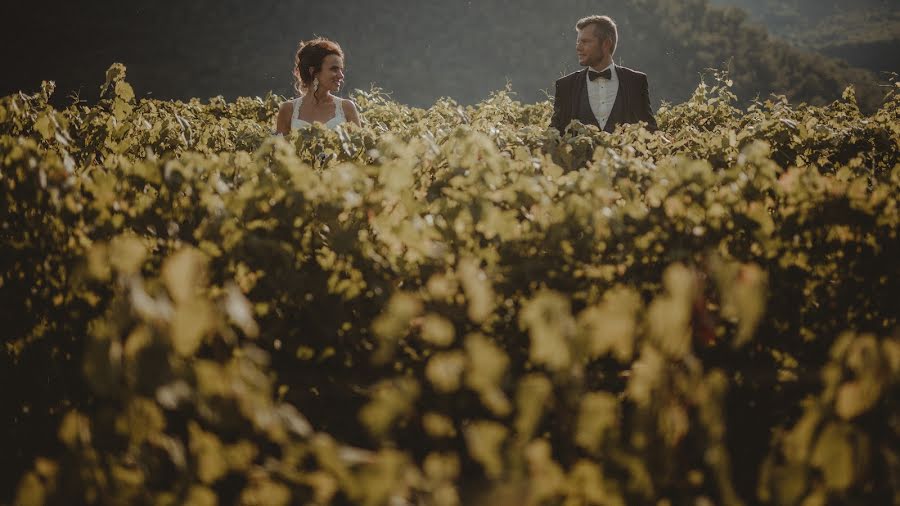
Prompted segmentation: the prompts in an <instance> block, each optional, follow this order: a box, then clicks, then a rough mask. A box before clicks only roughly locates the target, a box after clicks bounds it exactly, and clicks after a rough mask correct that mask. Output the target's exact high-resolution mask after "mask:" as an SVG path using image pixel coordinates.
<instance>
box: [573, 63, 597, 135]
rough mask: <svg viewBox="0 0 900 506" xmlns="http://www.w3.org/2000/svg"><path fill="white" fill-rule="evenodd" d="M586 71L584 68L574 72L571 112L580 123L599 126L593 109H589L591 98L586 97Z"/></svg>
mask: <svg viewBox="0 0 900 506" xmlns="http://www.w3.org/2000/svg"><path fill="white" fill-rule="evenodd" d="M587 72H588V69H584V70H582V71H581V72H579V73H578V74H576V78H575V88H574V91H575V93H574V94H573V97H572V98H573V103H572V113H573V116H574V118H575V119H577V120H578V121H580V122H581V123H583V124H585V125H594V126H596V127H598V128H599V127H600V122H598V121H597V117H596V116H594V111H593V109H591V99H590V98H588V90H587Z"/></svg>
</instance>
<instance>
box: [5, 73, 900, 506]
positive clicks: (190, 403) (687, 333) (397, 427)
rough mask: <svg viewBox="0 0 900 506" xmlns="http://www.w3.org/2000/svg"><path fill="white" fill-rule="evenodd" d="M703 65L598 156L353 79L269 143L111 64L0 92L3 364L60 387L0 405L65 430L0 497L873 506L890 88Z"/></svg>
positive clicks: (886, 363)
mask: <svg viewBox="0 0 900 506" xmlns="http://www.w3.org/2000/svg"><path fill="white" fill-rule="evenodd" d="M716 79H717V82H718V83H717V84H715V85H713V86H708V85H703V86H701V87H700V88H699V89H698V91H697V93H696V94H695V96H694V97H693V98H692V99H691V101H690V102H688V103H687V104H680V105H675V106H666V107H664V108H663V109H662V110H661V111H660V113H659V117H660V120H661V121H660V124H661V125H662V126H663V131H661V132H656V133H650V132H647V131H646V130H643V129H641V128H639V127H638V126H635V125H627V126H623V127H621V128H619V129H618V130H617V131H616V132H615V133H614V134H611V135H610V134H607V133H605V132H600V131H599V130H597V129H594V128H589V127H584V126H582V125H574V127H573V131H572V133H571V134H567V135H562V136H561V135H559V134H558V133H556V132H555V131H549V130H547V129H546V128H545V126H546V123H547V121H548V120H549V115H550V113H551V110H552V107H551V105H550V104H549V103H547V102H542V103H539V104H530V105H529V104H520V103H518V102H516V101H515V100H513V98H512V95H511V94H509V93H507V92H500V93H496V94H494V95H492V96H491V98H490V99H488V100H487V101H485V102H484V103H482V104H479V105H477V106H460V105H459V104H456V103H455V102H453V101H452V100H450V99H446V100H442V101H439V102H438V103H437V104H435V105H434V106H433V107H431V108H430V109H428V110H423V109H416V108H410V107H406V106H404V105H402V104H398V103H395V102H393V101H391V100H390V99H389V97H387V96H386V95H383V94H382V93H381V92H380V91H378V90H373V91H372V92H365V93H362V92H360V93H357V94H356V95H355V97H356V99H357V102H358V104H359V106H360V108H361V109H362V110H363V115H364V116H365V118H366V122H367V125H366V126H365V127H363V128H355V127H348V128H346V129H345V130H342V131H340V132H333V131H329V130H326V129H322V128H320V127H316V128H313V129H308V130H303V131H298V132H294V133H292V134H290V135H288V136H287V137H286V138H280V137H279V138H272V137H270V133H271V126H272V120H273V118H274V113H275V112H276V111H277V107H278V102H279V100H280V99H279V97H275V96H271V95H270V96H268V97H265V98H242V99H237V100H235V101H233V102H229V101H226V100H224V99H222V98H221V97H216V98H213V99H210V100H209V101H204V102H201V101H199V100H191V101H189V102H186V103H178V102H166V101H158V100H149V99H139V98H138V97H135V96H134V90H133V89H132V88H131V87H130V86H129V85H128V83H127V82H126V81H125V80H124V68H122V67H120V66H114V67H112V68H111V69H110V71H109V74H108V76H107V83H106V84H105V85H104V89H103V95H102V99H101V101H100V102H99V103H97V104H96V105H76V106H72V107H69V108H67V109H65V110H62V111H57V110H54V109H53V108H52V107H50V106H49V105H48V103H47V98H48V96H49V93H51V92H52V85H51V84H49V83H48V84H47V85H45V87H44V89H42V90H41V91H39V92H38V93H36V94H34V95H25V94H18V95H15V96H11V97H6V98H3V99H0V122H2V124H0V196H2V198H3V199H4V200H3V201H4V202H5V203H8V205H7V206H5V207H3V208H0V235H2V238H3V240H4V245H8V248H7V250H8V252H9V253H10V254H9V255H5V256H4V261H5V262H6V263H4V264H3V266H2V267H3V268H2V270H0V289H2V290H4V293H3V297H2V299H3V301H4V304H5V306H4V310H7V309H8V308H7V307H6V306H9V312H10V313H11V314H15V315H16V318H15V319H14V321H13V323H15V325H13V326H11V327H10V328H9V329H8V333H9V335H10V336H11V337H9V339H8V342H7V348H6V349H7V350H8V351H9V356H10V357H11V358H12V359H13V361H12V362H11V363H12V364H14V367H15V368H16V369H15V373H14V376H15V377H16V378H28V379H30V380H31V381H33V380H34V378H35V377H37V376H40V382H41V384H42V385H43V381H45V379H46V378H44V376H41V375H42V374H43V373H42V372H39V373H33V374H32V373H28V371H29V370H31V371H45V370H48V369H47V368H48V367H52V370H54V371H56V370H66V371H69V373H68V375H67V376H66V377H67V380H72V381H73V382H74V383H73V385H72V389H71V390H70V389H65V390H66V391H72V392H79V393H78V394H77V395H76V396H75V397H66V398H65V399H62V398H57V397H56V395H57V394H55V393H53V392H49V389H43V390H42V391H43V392H44V393H43V394H42V395H43V396H44V398H43V404H40V403H38V402H32V401H31V399H29V402H28V405H24V406H14V407H13V409H14V410H17V413H18V410H19V409H21V413H22V414H21V415H17V419H21V420H31V419H33V418H28V417H29V416H40V417H47V416H50V417H51V418H52V416H54V415H55V414H60V413H61V412H60V411H58V409H62V408H60V407H64V408H65V407H68V406H73V405H76V406H79V409H81V411H77V412H76V411H69V412H68V413H67V414H65V415H64V416H62V423H61V424H60V426H59V438H60V440H61V442H62V444H61V445H60V448H61V449H62V450H61V451H63V452H64V454H63V455H61V456H60V458H59V459H56V458H55V457H54V458H53V459H38V460H36V461H35V463H34V466H33V469H31V470H30V471H29V472H28V473H27V474H25V475H24V477H23V479H22V480H21V485H20V488H19V495H20V498H21V499H20V500H19V502H23V503H24V502H28V501H36V502H49V501H51V500H54V499H57V502H59V500H58V498H59V497H62V498H63V499H64V500H69V502H73V501H74V502H87V503H113V504H114V503H129V502H139V503H148V504H151V503H152V504H171V503H173V502H179V501H180V502H188V503H196V504H217V503H218V504H225V503H242V502H243V503H247V504H251V503H258V504H280V503H285V502H288V503H297V504H307V503H309V504H323V505H324V504H334V503H343V502H352V503H354V504H357V503H358V504H372V505H375V504H389V503H396V504H405V503H415V501H421V502H422V503H423V504H435V505H441V506H456V505H460V504H466V503H467V502H469V501H470V498H471V497H473V496H480V495H482V492H484V491H485V490H492V489H495V488H497V489H500V490H512V491H513V492H512V493H511V494H507V495H509V496H510V497H512V499H510V501H511V503H513V504H526V503H529V501H530V502H531V503H533V504H537V503H540V502H544V503H548V504H550V503H557V502H558V503H561V504H573V505H574V504H616V505H619V504H632V503H634V504H644V503H647V504H651V503H654V504H655V503H659V504H669V503H671V504H680V503H685V504H695V503H696V504H705V503H707V502H709V501H712V502H717V501H718V502H721V503H722V504H729V505H731V504H739V503H740V502H744V503H745V504H755V503H757V502H760V501H761V502H766V503H772V504H798V503H805V504H817V503H818V504H824V503H828V502H835V503H844V502H854V501H855V503H859V504H869V503H877V501H870V500H868V499H869V496H866V495H865V494H869V493H870V492H869V491H872V490H875V491H876V492H872V493H880V492H877V491H879V490H886V489H887V488H889V487H888V486H886V485H884V482H883V480H881V481H882V482H881V483H879V480H880V478H879V477H880V476H884V475H886V473H891V472H895V471H896V464H895V463H896V462H900V457H898V454H897V452H896V450H894V449H893V448H892V446H891V444H890V443H891V442H892V439H891V436H890V435H891V434H893V432H891V431H892V430H893V429H892V426H891V424H892V423H894V419H895V418H896V416H895V412H896V409H897V408H896V402H895V401H894V399H895V398H896V397H897V396H896V389H897V381H898V374H900V373H898V371H900V346H898V345H897V339H896V336H895V334H896V326H897V311H896V302H895V301H896V300H897V296H896V295H897V279H900V276H898V273H897V263H896V262H892V261H891V260H892V259H893V258H894V257H896V256H897V251H898V250H897V235H896V230H897V227H898V225H900V211H898V210H900V206H898V201H897V196H896V193H897V192H896V187H897V184H898V182H900V169H898V167H900V165H898V155H897V150H898V148H900V143H897V142H896V141H897V139H898V135H900V130H898V129H897V127H896V125H897V124H898V121H897V115H898V113H900V107H898V105H897V97H896V96H892V97H891V98H890V99H889V101H888V102H886V103H885V105H884V107H883V108H882V109H881V110H880V111H878V112H877V113H876V114H875V115H874V116H872V117H863V116H862V115H861V113H859V111H858V109H857V108H856V106H855V105H854V104H852V103H851V102H852V101H853V97H852V96H849V95H848V96H847V97H846V98H845V102H838V103H835V104H831V105H829V106H826V107H813V106H807V105H792V104H790V103H788V102H787V101H785V100H782V99H781V98H779V97H774V98H770V99H765V100H764V101H760V100H757V101H756V102H755V103H754V104H753V105H751V106H750V107H749V108H746V109H745V110H742V109H740V108H739V107H738V104H737V100H736V97H734V96H733V94H732V92H731V84H728V82H727V80H726V79H725V78H724V77H723V76H717V78H716ZM7 258H8V260H7ZM6 291H8V293H9V294H10V295H9V296H6V294H7V292H6ZM848 329H849V332H846V333H843V334H842V332H843V331H845V330H848ZM892 336H893V337H892ZM829 348H830V354H829V352H828V350H829ZM17 360H22V361H23V362H21V364H24V365H19V364H20V363H19V362H17ZM57 366H58V367H57ZM48 392H49V393H48ZM81 392H84V395H87V396H88V397H84V398H81V397H77V396H80V395H82V394H81ZM60 395H62V394H60ZM87 401H89V402H87ZM85 402H87V403H86V404H85ZM48 407H52V408H51V409H53V410H57V411H52V412H51V409H48ZM65 409H68V408H65ZM48 413H49V414H48ZM751 418H752V419H751ZM48 419H49V418H48ZM20 428H21V426H20ZM35 430H37V429H35ZM347 441H353V442H354V446H351V445H349V444H347ZM735 442H738V443H735ZM745 442H746V444H747V445H754V446H759V449H758V451H755V452H752V453H753V454H754V455H762V454H763V453H766V451H765V450H766V448H770V449H771V450H770V451H769V455H768V457H767V458H766V460H765V462H760V461H759V460H755V459H754V458H749V457H747V452H741V453H740V454H739V455H741V458H740V459H737V458H734V457H735V455H738V454H734V455H733V454H732V452H734V451H735V445H736V444H737V445H741V444H745ZM355 445H359V446H363V447H365V448H366V449H362V448H359V447H357V446H355ZM761 458H762V457H760V459H761ZM892 463H893V464H892ZM879 466H881V467H879ZM891 466H894V467H891ZM760 470H761V471H762V472H761V478H760V485H759V491H758V497H757V496H753V494H752V493H751V496H747V497H741V498H740V500H738V499H736V497H737V496H738V493H737V492H735V490H738V489H736V488H735V483H737V482H738V481H742V482H743V487H740V488H739V490H741V492H740V494H746V493H747V490H748V488H752V484H751V486H748V485H747V483H746V479H747V478H746V477H747V476H755V475H756V473H757V471H760ZM879 473H880V474H879ZM500 481H502V482H503V483H504V484H505V483H509V484H510V485H509V486H508V487H504V486H499V487H497V486H496V485H497V484H498V482H500ZM104 483H105V484H107V485H108V486H107V485H103V484H104ZM69 487H76V488H72V490H75V492H74V493H73V492H71V490H70V488H69ZM104 487H105V488H104ZM879 487H881V488H879ZM499 495H501V496H502V495H503V494H499ZM860 498H862V499H860ZM471 500H474V499H471ZM64 502H65V501H64ZM475 502H476V503H477V501H475Z"/></svg>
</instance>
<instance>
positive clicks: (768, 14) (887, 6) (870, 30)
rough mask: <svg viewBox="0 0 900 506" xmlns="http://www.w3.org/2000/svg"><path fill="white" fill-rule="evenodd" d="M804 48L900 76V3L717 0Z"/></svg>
mask: <svg viewBox="0 0 900 506" xmlns="http://www.w3.org/2000/svg"><path fill="white" fill-rule="evenodd" d="M713 3H714V4H718V5H731V6H737V7H740V8H743V9H745V10H746V11H747V12H748V13H749V14H750V16H751V18H752V19H753V21H754V22H757V23H760V24H762V25H763V26H764V27H765V28H766V29H768V30H769V31H770V32H771V33H772V34H774V35H776V36H778V37H779V38H781V39H784V40H785V41H787V42H789V43H790V44H792V45H795V46H797V47H800V48H805V49H811V50H815V51H818V52H820V53H821V54H824V55H828V56H834V57H837V58H841V59H844V60H846V61H847V62H849V63H850V64H851V65H855V66H857V67H861V68H865V69H869V70H872V71H875V72H900V3H898V2H893V1H890V0H864V1H849V0H840V1H831V2H818V1H810V0H788V1H783V0H778V1H775V0H714V1H713Z"/></svg>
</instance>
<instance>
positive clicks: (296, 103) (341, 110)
mask: <svg viewBox="0 0 900 506" xmlns="http://www.w3.org/2000/svg"><path fill="white" fill-rule="evenodd" d="M294 78H295V83H296V89H297V92H298V94H299V95H300V97H299V98H295V99H293V100H288V101H287V102H284V103H283V104H281V107H280V108H279V109H278V117H277V119H276V120H275V133H277V134H281V135H285V134H287V133H289V132H290V131H291V130H296V129H298V128H306V127H309V126H311V125H312V124H313V123H322V124H324V125H325V127H326V128H330V129H332V130H333V129H335V128H337V127H338V125H340V124H342V123H346V122H351V123H356V124H357V125H359V124H361V122H360V119H359V112H358V111H357V110H356V104H354V103H353V101H352V100H348V99H343V98H340V97H338V96H336V95H335V93H337V91H338V90H340V89H341V85H343V84H344V52H343V51H341V46H339V45H338V44H337V43H336V42H333V41H330V40H328V39H325V38H317V39H313V40H310V41H307V42H303V43H301V44H300V48H299V49H298V50H297V56H296V58H295V61H294Z"/></svg>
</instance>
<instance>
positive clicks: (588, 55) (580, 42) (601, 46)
mask: <svg viewBox="0 0 900 506" xmlns="http://www.w3.org/2000/svg"><path fill="white" fill-rule="evenodd" d="M610 43H611V41H609V40H607V39H601V38H600V37H599V36H598V35H597V27H596V26H594V25H588V26H585V27H584V28H582V29H581V30H578V38H577V39H576V40H575V52H576V53H578V64H579V65H582V66H584V67H591V66H594V65H597V64H599V63H601V62H602V61H603V60H604V59H605V58H606V56H607V53H608V52H609V45H610Z"/></svg>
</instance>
